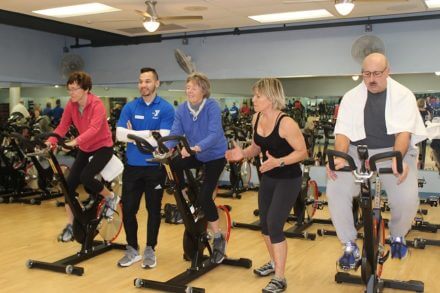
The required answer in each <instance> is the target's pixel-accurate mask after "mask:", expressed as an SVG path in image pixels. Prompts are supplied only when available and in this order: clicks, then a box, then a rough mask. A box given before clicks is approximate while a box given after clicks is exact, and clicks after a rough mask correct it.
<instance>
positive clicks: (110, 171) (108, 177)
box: [89, 155, 124, 182]
mask: <svg viewBox="0 0 440 293" xmlns="http://www.w3.org/2000/svg"><path fill="white" fill-rule="evenodd" d="M92 158H93V156H91V157H90V158H89V161H90V160H92ZM122 171H124V164H123V163H122V161H121V160H120V159H119V158H118V157H117V156H116V155H113V156H112V158H111V159H110V161H108V163H107V165H105V167H104V169H102V170H101V173H100V174H101V177H102V178H103V179H104V180H105V181H107V182H111V181H113V179H115V178H116V177H118V176H119V175H120V174H121V173H122Z"/></svg>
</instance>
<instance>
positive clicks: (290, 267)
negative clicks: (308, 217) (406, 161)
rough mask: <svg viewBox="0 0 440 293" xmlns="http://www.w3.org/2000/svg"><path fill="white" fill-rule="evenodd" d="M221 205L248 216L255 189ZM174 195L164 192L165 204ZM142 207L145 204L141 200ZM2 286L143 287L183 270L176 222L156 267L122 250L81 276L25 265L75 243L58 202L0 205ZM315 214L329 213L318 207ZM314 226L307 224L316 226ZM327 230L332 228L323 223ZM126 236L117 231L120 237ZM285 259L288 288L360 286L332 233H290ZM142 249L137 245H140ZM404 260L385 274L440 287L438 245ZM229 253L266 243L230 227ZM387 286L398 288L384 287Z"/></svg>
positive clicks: (223, 277)
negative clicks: (127, 258)
mask: <svg viewBox="0 0 440 293" xmlns="http://www.w3.org/2000/svg"><path fill="white" fill-rule="evenodd" d="M217 200H218V202H219V203H224V204H230V205H231V206H232V207H233V209H232V217H233V220H235V221H239V222H252V221H254V220H255V217H254V216H253V215H252V211H253V210H254V209H255V208H256V194H255V193H254V192H247V193H245V194H244V195H243V197H242V199H240V200H238V199H234V200H233V199H222V198H218V199H217ZM167 201H172V196H170V195H165V200H164V202H167ZM142 207H143V206H142ZM0 215H1V219H0V231H1V238H0V251H1V252H2V253H1V256H0V292H44V293H51V292H72V293H73V292H75V293H78V292H142V291H148V290H146V289H138V288H135V287H134V286H133V280H134V279H135V278H148V279H154V280H162V281H164V280H167V279H169V278H172V277H173V276H175V275H177V274H178V273H180V272H182V271H184V270H185V269H186V268H187V267H188V266H189V263H188V262H185V261H183V260H182V232H183V226H182V225H170V224H166V223H162V226H161V230H160V235H159V244H158V247H157V256H158V266H157V267H156V268H155V269H152V270H145V269H142V268H141V267H140V263H137V264H135V265H133V266H131V267H129V268H119V267H117V265H116V263H117V261H118V259H119V258H121V257H122V255H123V252H122V251H117V250H114V251H110V252H107V253H105V254H103V255H100V256H98V257H96V258H94V259H91V260H88V261H85V262H83V263H82V264H81V265H82V266H83V267H84V268H85V274H84V275H83V276H81V277H78V276H69V275H65V274H60V273H53V272H48V271H43V270H38V269H27V268H26V266H25V262H26V260H28V259H36V260H44V261H56V260H58V259H61V258H63V257H65V256H68V255H70V254H73V253H75V252H76V251H77V250H78V248H79V245H78V244H77V243H73V242H72V243H67V244H66V243H59V242H57V240H56V236H57V234H58V233H59V232H60V230H61V229H62V227H63V226H64V224H65V216H64V210H63V208H58V207H55V202H54V201H48V202H44V203H43V204H42V205H41V206H30V205H21V204H1V205H0ZM145 217H146V214H145V211H144V209H143V208H142V209H141V212H140V213H139V215H138V219H139V220H140V232H139V236H140V243H145V229H146V228H145V220H144V219H145ZM318 217H323V218H326V217H327V212H326V211H323V212H320V213H319V214H318ZM427 220H429V221H431V222H434V223H440V207H439V208H430V207H429V215H428V216H427ZM317 228H319V226H312V227H311V229H310V231H311V232H316V230H317ZM329 228H330V229H331V227H329ZM417 235H422V236H423V237H425V238H429V239H440V235H439V233H437V234H431V233H416V232H411V233H410V235H409V237H408V239H411V238H414V237H415V236H417ZM124 240H125V235H124V234H123V233H121V235H120V236H119V238H118V241H119V242H120V243H123V242H124ZM287 241H288V247H289V252H288V263H287V269H286V277H287V280H288V290H287V292H310V293H314V292H316V293H322V292H338V293H339V292H341V293H344V292H347V293H349V292H363V291H362V288H361V287H359V286H355V285H347V284H336V283H335V282H334V274H335V272H336V267H335V261H336V259H337V258H338V257H339V255H340V253H341V245H340V243H339V242H338V240H337V239H336V237H331V236H327V237H319V236H318V237H317V238H316V241H308V240H299V239H288V240H287ZM143 248H144V247H142V249H143ZM410 252H411V254H410V255H409V257H408V258H407V259H406V260H404V261H397V260H388V261H387V262H386V264H385V269H384V277H385V278H392V279H400V280H410V279H413V280H421V281H423V282H424V283H425V292H431V293H436V292H440V280H439V279H438V277H439V274H438V273H439V268H440V247H427V248H426V249H424V250H416V249H412V250H411V251H410ZM227 253H228V256H229V257H233V258H235V257H248V258H251V259H252V261H253V267H254V268H255V267H257V266H260V265H261V264H263V263H265V262H266V261H267V260H268V255H267V252H266V249H265V246H264V244H263V242H262V239H261V236H260V234H259V232H255V231H250V230H244V229H238V228H236V229H233V231H232V236H231V239H230V242H229V245H228V248H227ZM268 281H269V279H268V278H267V277H266V278H258V277H256V276H255V275H254V274H253V273H252V269H243V268H232V267H226V266H220V267H218V268H216V269H214V270H213V271H211V272H210V273H208V274H206V275H205V276H203V277H201V278H199V279H198V280H196V281H195V282H193V283H192V285H194V286H197V287H203V288H205V289H206V290H207V292H240V293H246V292H261V288H263V287H264V286H265V285H266V283H267V282H268ZM385 292H397V291H393V290H390V289H386V291H385Z"/></svg>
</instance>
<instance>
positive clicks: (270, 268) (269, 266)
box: [254, 261, 275, 277]
mask: <svg viewBox="0 0 440 293" xmlns="http://www.w3.org/2000/svg"><path fill="white" fill-rule="evenodd" d="M274 273H275V266H274V263H273V261H269V262H268V263H266V264H264V265H262V266H261V267H259V268H258V269H255V270H254V274H256V275H257V276H260V277H266V276H269V275H270V274H274Z"/></svg>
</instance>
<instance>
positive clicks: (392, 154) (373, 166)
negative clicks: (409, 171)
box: [369, 151, 403, 174]
mask: <svg viewBox="0 0 440 293" xmlns="http://www.w3.org/2000/svg"><path fill="white" fill-rule="evenodd" d="M392 158H396V163H397V172H399V174H402V172H403V164H402V153H401V152H399V151H390V152H385V153H379V154H375V155H372V156H371V157H370V159H369V162H370V170H371V171H373V172H374V171H376V170H377V167H376V162H377V161H379V160H383V159H392ZM379 173H393V169H392V168H380V169H379Z"/></svg>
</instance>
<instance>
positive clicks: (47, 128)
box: [34, 107, 53, 133]
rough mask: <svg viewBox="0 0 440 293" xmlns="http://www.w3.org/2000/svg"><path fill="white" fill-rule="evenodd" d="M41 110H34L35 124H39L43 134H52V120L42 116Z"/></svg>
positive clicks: (36, 108) (37, 108)
mask: <svg viewBox="0 0 440 293" xmlns="http://www.w3.org/2000/svg"><path fill="white" fill-rule="evenodd" d="M40 113H41V110H40V108H39V107H35V109H34V123H36V124H38V128H39V129H40V130H41V132H42V133H46V132H52V131H53V128H52V127H51V123H50V118H49V117H48V116H47V115H41V114H40Z"/></svg>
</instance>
